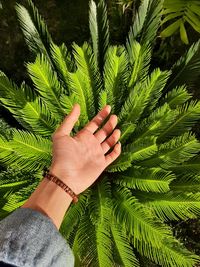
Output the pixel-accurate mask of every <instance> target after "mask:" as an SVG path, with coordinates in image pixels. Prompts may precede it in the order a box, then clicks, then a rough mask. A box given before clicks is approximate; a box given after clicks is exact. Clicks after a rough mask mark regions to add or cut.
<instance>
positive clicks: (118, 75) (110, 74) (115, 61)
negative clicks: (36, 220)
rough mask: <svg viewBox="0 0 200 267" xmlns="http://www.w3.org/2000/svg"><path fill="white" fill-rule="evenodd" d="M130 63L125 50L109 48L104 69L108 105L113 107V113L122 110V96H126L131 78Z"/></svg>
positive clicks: (114, 47) (115, 47)
mask: <svg viewBox="0 0 200 267" xmlns="http://www.w3.org/2000/svg"><path fill="white" fill-rule="evenodd" d="M119 50H121V51H119ZM128 63H129V61H128V57H127V53H126V50H125V49H124V48H121V49H119V48H118V47H117V46H110V47H109V49H108V51H107V54H106V62H105V67H104V82H105V90H106V92H107V103H108V104H109V105H111V106H112V110H113V112H117V110H119V108H121V107H120V103H121V102H122V99H121V97H120V95H121V96H123V95H124V90H126V88H127V82H128V78H129V69H128Z"/></svg>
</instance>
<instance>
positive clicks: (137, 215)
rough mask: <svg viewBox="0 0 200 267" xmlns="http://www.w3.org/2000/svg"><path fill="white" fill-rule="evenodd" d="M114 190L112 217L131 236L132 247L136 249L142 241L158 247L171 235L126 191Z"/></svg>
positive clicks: (148, 210)
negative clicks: (113, 216)
mask: <svg viewBox="0 0 200 267" xmlns="http://www.w3.org/2000/svg"><path fill="white" fill-rule="evenodd" d="M116 188H118V191H117V192H116V193H115V194H116V199H115V201H114V215H115V217H116V220H117V222H118V223H120V225H121V227H122V228H124V229H125V230H126V231H127V232H128V233H129V235H131V237H132V239H133V241H132V242H133V244H134V246H135V247H136V248H137V246H138V244H139V243H140V242H141V241H143V242H144V243H147V244H149V243H150V244H152V245H153V246H154V247H160V246H161V244H162V241H163V240H165V239H166V238H167V237H168V236H170V235H171V232H170V230H169V228H168V227H167V226H164V225H163V224H162V223H161V221H159V220H158V219H156V217H153V214H152V212H151V210H150V209H148V208H145V206H143V205H141V204H140V203H139V202H138V200H137V199H136V198H135V197H133V196H132V195H131V192H130V191H129V190H128V189H125V188H123V189H122V188H120V189H119V186H118V187H116ZM133 218H134V219H133ZM141 229H142V231H141Z"/></svg>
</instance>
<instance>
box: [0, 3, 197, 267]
mask: <svg viewBox="0 0 200 267" xmlns="http://www.w3.org/2000/svg"><path fill="white" fill-rule="evenodd" d="M27 4H28V7H27V8H25V7H24V6H22V5H20V4H18V5H17V13H18V17H19V20H20V24H21V27H22V30H23V32H24V36H25V40H26V42H27V44H28V46H29V47H30V49H31V50H32V51H33V52H34V53H35V55H36V59H35V61H34V62H30V63H28V64H26V67H27V71H28V73H29V76H30V79H31V80H32V82H33V86H32V87H29V86H27V85H26V84H25V83H22V84H21V85H20V86H18V85H16V84H15V83H13V82H12V81H10V80H9V79H8V78H7V76H6V75H5V74H3V73H1V74H0V103H1V105H3V106H4V107H5V108H6V109H8V110H9V111H10V112H11V114H12V115H13V117H14V118H15V119H16V120H17V121H18V122H19V123H20V124H21V126H22V127H23V129H22V130H19V129H12V131H11V133H12V135H11V138H10V139H9V140H8V139H6V138H5V136H4V135H3V134H0V162H1V163H2V164H4V165H5V166H8V165H9V166H11V167H12V168H18V169H21V170H28V171H31V170H32V171H33V170H34V177H35V179H31V178H29V177H26V178H20V179H18V178H16V179H13V180H9V179H6V178H5V179H4V178H3V177H0V190H4V194H3V197H2V199H3V200H2V201H1V203H2V204H1V207H0V210H1V214H8V213H9V212H11V211H13V210H14V209H15V208H17V207H19V206H21V205H22V204H23V202H24V200H25V199H26V198H27V197H28V195H30V193H31V192H32V191H33V190H34V188H35V187H36V185H37V183H38V182H39V180H40V179H41V177H42V175H41V174H42V169H43V167H44V166H49V164H50V161H51V156H52V155H51V145H52V140H51V135H52V134H53V132H54V130H55V129H56V127H57V126H58V125H59V124H60V122H61V121H62V119H63V116H64V115H65V114H68V113H69V112H70V111H71V108H72V106H73V105H74V103H76V102H78V103H79V104H80V107H81V115H80V118H79V121H78V122H77V123H76V125H75V128H74V130H73V133H76V132H78V131H79V130H80V129H81V128H82V127H83V126H84V125H85V124H86V123H87V122H88V121H89V120H90V119H92V118H93V116H94V115H95V114H96V113H97V112H98V111H99V110H100V109H101V108H102V107H103V106H104V105H106V104H110V105H111V107H112V113H115V114H117V115H118V118H119V122H118V126H119V128H120V129H121V132H122V134H121V138H120V141H121V142H122V153H121V154H120V156H119V157H118V158H117V160H116V161H114V162H113V163H112V164H111V165H110V166H108V167H107V168H106V169H105V170H104V172H103V173H102V175H101V179H99V180H97V181H96V183H95V184H94V185H93V186H92V187H91V188H89V189H88V190H86V191H85V192H84V193H82V194H81V195H80V198H79V201H78V203H77V204H76V205H71V206H70V208H69V210H68V212H67V213H66V216H65V218H64V221H63V224H62V226H61V229H60V231H61V233H62V234H63V236H64V237H65V238H66V240H67V241H68V242H69V244H70V246H71V248H72V249H73V252H74V255H75V259H76V266H94V267H98V266H100V267H106V266H127V267H129V266H130V267H132V266H139V265H140V264H139V260H138V257H137V255H138V253H140V254H141V255H144V256H146V257H147V258H148V259H150V260H152V261H154V262H155V263H158V264H160V265H161V266H166V267H169V266H170V267H192V266H194V265H195V264H196V263H198V262H199V257H198V256H197V255H195V254H194V253H192V252H190V251H189V250H187V249H186V248H185V247H184V246H183V245H182V243H181V242H180V241H178V240H176V239H175V238H174V236H173V233H172V230H171V228H170V227H169V226H167V222H168V221H170V220H177V221H178V220H186V219H187V218H196V217H197V216H199V213H200V195H199V188H200V164H199V163H200V162H199V161H200V157H199V152H200V143H199V141H198V140H197V138H196V136H195V135H194V134H193V133H192V131H191V130H192V127H193V126H194V125H195V124H196V123H197V122H198V120H199V119H200V102H199V101H194V100H192V95H191V94H190V93H188V91H187V88H188V87H190V86H191V84H192V83H193V82H194V80H195V79H196V77H197V76H198V75H199V74H200V68H199V65H200V58H199V57H197V55H198V54H199V51H200V43H199V42H197V43H195V44H193V45H192V46H191V48H190V49H189V50H188V52H187V53H186V54H185V55H183V56H182V58H180V59H179V61H178V62H177V63H176V64H175V65H174V66H173V68H172V69H171V70H168V71H167V70H165V71H161V69H159V68H157V69H154V70H152V66H150V63H151V56H152V46H153V43H154V40H155V37H156V33H157V30H158V28H159V25H160V22H161V12H160V11H161V10H162V8H163V1H158V0H146V1H143V3H142V5H141V6H140V8H139V10H138V13H137V16H136V20H135V22H134V24H133V25H132V27H131V29H130V32H129V35H128V37H127V40H126V43H125V44H122V45H118V46H116V45H111V44H110V37H109V27H108V25H109V24H108V19H107V11H106V10H107V9H106V5H105V2H104V1H103V0H99V1H97V2H94V1H93V0H91V2H90V12H89V23H90V31H91V42H85V43H84V44H83V45H81V46H79V45H77V44H74V43H73V45H72V52H69V50H68V49H67V47H66V46H65V44H62V45H61V46H57V45H56V44H55V43H54V42H53V40H52V38H51V36H50V34H49V33H48V30H47V27H46V26H45V23H44V21H43V20H42V18H41V17H40V15H39V13H38V11H37V9H36V7H35V6H34V5H33V4H32V2H31V1H30V0H28V1H27ZM150 67H151V68H150ZM73 133H72V134H73ZM14 188H17V190H16V191H15V192H12V191H10V189H14ZM2 216H3V215H2Z"/></svg>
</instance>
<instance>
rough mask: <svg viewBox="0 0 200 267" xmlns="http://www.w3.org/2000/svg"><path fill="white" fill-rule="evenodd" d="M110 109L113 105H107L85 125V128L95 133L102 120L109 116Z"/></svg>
mask: <svg viewBox="0 0 200 267" xmlns="http://www.w3.org/2000/svg"><path fill="white" fill-rule="evenodd" d="M110 111H111V106H110V105H106V106H105V107H104V108H103V109H102V110H100V111H99V113H98V114H97V115H96V116H95V117H94V118H93V119H92V120H91V121H90V122H88V123H87V124H86V125H85V127H84V129H86V130H88V131H90V132H91V133H94V132H95V131H96V130H97V129H98V128H99V126H100V125H101V124H102V122H103V121H104V120H105V119H106V118H107V117H108V115H109V113H110Z"/></svg>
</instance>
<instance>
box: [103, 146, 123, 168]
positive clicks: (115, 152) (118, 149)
mask: <svg viewBox="0 0 200 267" xmlns="http://www.w3.org/2000/svg"><path fill="white" fill-rule="evenodd" d="M120 153H121V143H117V144H116V145H115V146H114V148H113V150H112V152H110V153H109V154H108V155H106V156H105V160H106V167H107V166H108V165H110V164H111V163H112V162H113V161H115V160H116V159H117V158H118V157H119V155H120Z"/></svg>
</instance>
